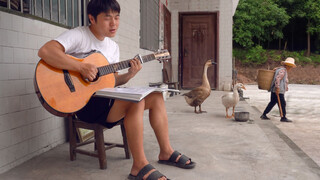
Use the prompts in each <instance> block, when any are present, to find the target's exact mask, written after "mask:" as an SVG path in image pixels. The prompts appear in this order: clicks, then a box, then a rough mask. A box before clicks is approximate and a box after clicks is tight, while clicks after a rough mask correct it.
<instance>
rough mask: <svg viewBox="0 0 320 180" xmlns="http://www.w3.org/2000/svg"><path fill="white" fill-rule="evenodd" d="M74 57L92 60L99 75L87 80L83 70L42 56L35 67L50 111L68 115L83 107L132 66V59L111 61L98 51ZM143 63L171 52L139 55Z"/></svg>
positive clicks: (38, 91) (43, 100)
mask: <svg viewBox="0 0 320 180" xmlns="http://www.w3.org/2000/svg"><path fill="white" fill-rule="evenodd" d="M70 57H71V58H72V59H75V60H77V61H80V62H83V63H91V64H94V65H96V66H97V67H98V73H97V77H96V78H95V79H94V80H93V81H87V80H86V79H84V78H83V77H82V76H81V74H80V73H78V72H74V71H68V70H63V69H57V68H54V67H52V66H50V65H48V64H47V63H46V62H45V61H44V60H43V59H41V60H40V61H39V62H38V64H37V66H36V70H35V76H34V87H35V91H36V94H37V96H38V98H39V100H40V102H41V104H42V106H43V107H44V108H45V109H46V110H47V111H49V112H50V113H52V114H54V115H57V116H61V117H65V116H68V115H69V114H72V113H74V112H77V111H79V110H80V109H82V108H83V107H84V106H85V105H86V104H87V103H88V101H89V100H90V98H91V96H92V95H94V93H95V92H96V91H98V90H100V89H103V88H112V87H114V86H115V76H114V73H115V72H117V71H119V70H122V69H126V68H129V67H130V61H131V59H129V60H125V61H121V62H118V63H115V64H109V62H108V60H107V59H106V58H105V57H104V56H103V55H102V54H101V53H100V52H97V51H93V52H91V53H90V54H89V55H88V56H86V57H85V58H84V59H79V58H75V57H73V56H70ZM136 58H138V59H139V60H140V62H141V63H146V62H149V61H152V60H158V61H160V62H161V61H162V60H167V59H169V58H170V54H169V52H168V51H167V50H159V51H157V52H155V53H153V54H149V55H146V56H140V55H137V56H136Z"/></svg>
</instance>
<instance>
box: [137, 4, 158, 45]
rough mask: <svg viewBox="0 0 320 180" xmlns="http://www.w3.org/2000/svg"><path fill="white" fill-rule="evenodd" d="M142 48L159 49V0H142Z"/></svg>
mask: <svg viewBox="0 0 320 180" xmlns="http://www.w3.org/2000/svg"><path fill="white" fill-rule="evenodd" d="M140 48H142V49H148V50H152V51H155V50H157V49H159V2H158V0H140Z"/></svg>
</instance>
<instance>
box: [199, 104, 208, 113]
mask: <svg viewBox="0 0 320 180" xmlns="http://www.w3.org/2000/svg"><path fill="white" fill-rule="evenodd" d="M206 112H207V111H202V110H201V105H199V113H206Z"/></svg>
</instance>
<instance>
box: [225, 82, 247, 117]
mask: <svg viewBox="0 0 320 180" xmlns="http://www.w3.org/2000/svg"><path fill="white" fill-rule="evenodd" d="M241 88H242V89H246V88H245V87H244V85H243V84H242V83H237V84H236V85H235V86H234V88H233V92H229V93H226V94H224V95H223V96H222V97H221V100H222V104H223V105H224V107H226V118H232V117H234V108H235V107H236V105H237V104H238V102H239V99H240V98H239V93H238V89H241ZM231 107H232V108H233V109H232V115H231V116H229V115H228V109H229V108H231Z"/></svg>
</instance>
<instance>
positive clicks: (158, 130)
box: [145, 93, 174, 160]
mask: <svg viewBox="0 0 320 180" xmlns="http://www.w3.org/2000/svg"><path fill="white" fill-rule="evenodd" d="M145 102H146V103H145V109H149V121H150V124H151V127H152V128H153V130H154V133H155V135H156V137H157V140H158V143H159V146H160V153H159V157H158V158H159V160H167V159H169V158H170V156H171V154H172V153H173V151H174V150H173V148H172V147H171V145H170V140H169V130H168V117H167V110H166V107H165V104H164V100H163V96H162V94H161V93H152V94H150V95H148V96H147V97H146V98H145Z"/></svg>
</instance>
